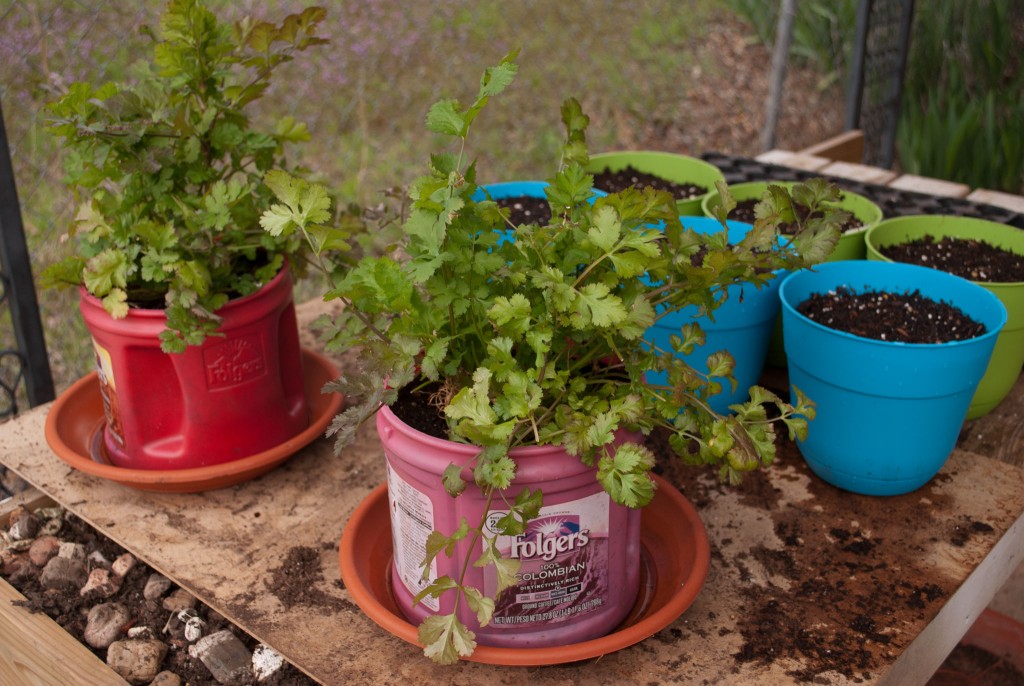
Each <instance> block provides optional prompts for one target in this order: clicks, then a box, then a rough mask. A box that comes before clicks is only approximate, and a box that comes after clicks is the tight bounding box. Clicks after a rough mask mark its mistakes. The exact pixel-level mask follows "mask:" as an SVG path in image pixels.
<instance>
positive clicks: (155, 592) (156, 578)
mask: <svg viewBox="0 0 1024 686" xmlns="http://www.w3.org/2000/svg"><path fill="white" fill-rule="evenodd" d="M170 587H171V580H170V579H168V578H167V577H166V576H164V575H163V574H157V573H156V572H154V573H152V574H150V575H149V578H148V579H146V587H145V588H144V589H142V597H143V598H145V599H146V600H156V599H157V598H159V597H160V596H162V595H163V594H164V593H167V589H169V588H170Z"/></svg>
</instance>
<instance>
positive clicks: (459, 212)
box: [263, 55, 839, 663]
mask: <svg viewBox="0 0 1024 686" xmlns="http://www.w3.org/2000/svg"><path fill="white" fill-rule="evenodd" d="M514 57H515V56H514V55H509V56H508V57H506V58H505V59H504V60H503V61H502V62H501V63H500V64H499V65H498V66H496V67H493V68H490V69H488V70H486V71H485V73H484V75H483V78H482V79H481V82H480V87H479V91H478V93H477V96H476V98H475V100H474V101H473V102H472V103H471V104H470V105H469V106H468V107H463V106H462V105H461V104H460V103H459V102H457V101H455V100H441V101H440V102H438V103H436V104H435V105H434V106H433V107H432V108H431V109H430V111H429V113H428V115H427V128H428V129H429V130H430V131H432V132H434V133H437V134H443V135H446V136H449V137H451V138H452V139H453V140H454V142H455V146H454V147H455V149H454V151H452V152H442V153H438V154H435V155H433V156H432V157H431V158H430V164H429V166H428V169H427V172H426V174H424V175H423V176H422V177H420V178H419V179H417V180H416V181H415V182H414V183H413V184H412V185H411V187H410V189H409V197H410V199H411V208H410V212H409V214H408V217H407V219H406V221H405V223H404V241H403V243H402V245H401V249H400V250H397V251H395V252H394V253H392V254H388V255H384V256H379V257H366V258H364V259H362V260H360V262H359V264H358V265H357V266H356V267H355V268H354V269H352V270H350V271H348V272H347V273H345V274H344V275H342V276H341V277H340V278H339V279H337V280H336V281H335V283H334V286H333V287H332V288H331V290H330V291H329V292H328V293H327V294H326V296H325V297H326V298H328V299H336V298H340V299H342V300H343V301H344V303H345V305H346V307H345V308H344V311H343V312H342V313H341V314H340V315H339V316H338V317H337V318H336V319H334V320H333V321H329V322H326V323H325V324H324V334H325V335H326V338H327V340H328V346H329V347H330V348H335V349H343V348H348V347H349V346H352V345H358V346H360V347H361V348H362V350H363V351H364V352H363V355H364V359H365V362H366V363H365V367H364V368H363V369H361V370H359V371H357V372H356V373H353V374H352V375H350V376H349V377H347V378H344V379H342V380H340V381H339V382H338V383H337V385H336V388H337V389H338V390H343V391H344V392H346V393H348V394H349V398H352V397H357V396H358V397H361V398H362V403H361V404H354V405H352V406H350V407H349V408H348V409H347V410H345V412H343V413H342V414H341V415H339V416H338V417H337V418H336V419H335V421H334V423H333V425H332V427H331V431H332V432H336V433H337V435H338V437H339V439H338V445H339V447H340V446H341V445H344V444H345V443H346V442H347V441H348V440H349V439H350V437H351V436H352V434H353V432H354V431H355V429H356V427H358V425H359V423H360V422H362V421H363V420H364V419H365V418H367V417H368V416H371V415H372V414H373V413H374V412H375V411H376V410H377V408H378V407H380V405H381V404H382V403H384V404H391V403H392V402H394V400H395V399H396V397H397V393H398V390H399V389H401V388H402V387H404V386H406V385H408V384H414V385H417V386H419V385H424V384H428V383H435V384H438V385H440V387H441V388H442V395H443V397H444V402H443V403H442V404H443V406H444V414H445V416H446V418H447V421H448V428H449V438H450V439H451V440H453V441H460V442H465V443H471V444H474V445H478V446H480V452H479V454H477V455H476V456H475V457H474V458H473V459H472V460H471V461H470V462H469V463H467V464H452V465H450V466H449V467H448V469H447V470H446V471H445V473H444V475H443V477H442V480H443V483H444V486H445V488H446V490H447V491H448V492H449V493H450V494H451V495H452V496H453V497H457V496H458V495H459V494H460V493H462V492H463V491H464V490H465V489H466V488H467V487H470V484H467V483H466V481H465V480H464V479H463V477H462V474H463V473H464V470H466V469H467V468H468V469H469V470H470V472H471V473H472V475H473V481H474V484H472V487H475V488H479V489H481V490H482V492H483V494H484V495H485V497H486V498H487V499H488V500H487V502H488V505H489V504H490V502H491V500H492V499H493V498H495V497H500V498H502V499H503V501H504V503H505V504H503V505H502V507H503V508H506V507H507V508H509V509H510V512H509V514H508V515H507V516H505V517H504V518H503V519H502V520H501V522H500V523H499V526H498V528H499V529H500V530H501V533H503V534H506V535H516V534H521V533H522V532H523V531H524V530H525V525H526V523H527V522H528V521H529V520H530V519H531V518H533V517H535V516H536V515H537V513H538V511H539V508H540V507H541V504H542V499H543V494H542V493H541V492H539V491H528V490H523V491H521V492H519V493H518V494H516V495H515V497H514V498H513V497H512V494H511V493H510V494H507V495H506V494H504V493H503V491H504V490H505V489H509V488H510V487H513V486H514V480H515V476H516V463H515V459H514V457H513V455H512V454H511V452H510V451H511V450H512V449H513V448H515V447H517V446H523V445H543V444H555V445H561V446H562V447H564V449H565V451H566V452H567V453H568V454H569V456H570V459H579V460H582V461H583V462H584V463H585V464H587V465H590V466H593V467H594V468H595V473H596V478H597V479H598V480H599V481H600V483H601V484H602V485H603V486H604V488H605V489H606V490H607V492H608V493H609V494H610V495H611V497H612V499H613V500H615V502H617V503H620V504H624V505H628V506H630V507H642V506H644V505H646V504H647V503H648V502H650V500H651V498H652V497H653V495H654V485H653V482H652V481H651V478H650V476H649V471H650V469H651V468H652V466H653V465H654V455H653V454H652V453H651V451H650V450H649V449H648V448H647V447H645V446H644V445H642V444H636V443H628V444H625V445H621V446H619V447H618V448H617V449H612V447H611V446H612V442H613V437H614V434H615V433H616V431H617V430H619V429H630V430H638V431H641V432H643V433H644V434H648V433H650V432H651V431H653V430H655V429H656V428H660V429H664V430H667V431H668V432H669V433H670V436H671V438H670V444H671V446H672V447H673V449H674V450H675V452H676V453H678V454H679V456H680V457H681V458H682V459H683V460H685V461H686V462H687V463H691V464H696V465H713V466H716V467H717V468H718V470H719V473H720V475H721V477H722V478H723V479H726V480H728V481H731V482H735V481H737V480H738V479H739V478H740V477H741V475H742V473H743V472H747V471H749V470H753V469H755V468H757V467H758V466H759V465H767V464H770V463H771V462H772V460H773V458H774V456H775V443H774V439H775V433H774V428H773V427H774V424H776V423H779V424H782V425H784V426H785V427H786V428H787V430H788V431H789V433H790V435H791V436H799V435H803V434H804V433H805V431H806V419H807V418H812V417H813V416H814V410H813V406H812V404H811V403H810V402H809V401H808V400H807V399H806V398H804V397H803V396H802V395H801V394H800V393H799V392H798V393H797V394H796V403H795V405H789V404H787V403H784V402H783V401H782V400H781V399H780V398H778V397H777V396H775V395H774V394H772V393H771V392H770V391H768V390H766V389H764V388H760V387H754V388H752V389H751V399H750V401H748V402H746V403H742V404H738V405H734V406H732V408H731V409H733V410H734V411H735V413H734V414H732V415H730V416H719V415H717V414H715V413H714V412H713V411H712V410H711V409H710V408H709V407H708V406H707V404H706V403H705V402H704V400H703V399H704V398H706V397H707V396H708V394H709V393H711V392H714V390H716V386H715V384H714V383H713V382H712V381H711V380H710V379H709V378H708V376H707V375H703V374H701V373H699V372H698V371H696V370H695V369H693V368H691V367H690V366H688V365H687V364H686V363H685V362H683V361H682V360H681V359H679V357H678V355H677V354H676V353H680V352H682V353H690V352H691V351H693V349H694V348H695V347H696V346H699V345H701V344H703V343H704V334H703V332H702V331H701V330H700V328H699V326H698V325H697V324H687V325H685V326H683V327H682V328H681V329H680V331H679V334H678V336H676V337H674V338H673V339H672V344H671V349H658V348H655V347H652V346H650V345H648V344H645V343H644V342H643V336H644V333H645V331H646V330H647V329H648V328H649V327H650V326H651V325H652V324H653V323H654V322H655V320H656V319H657V318H659V317H662V316H665V315H667V314H668V313H670V312H674V311H677V310H679V309H680V308H683V307H686V306H691V305H696V306H697V307H698V308H699V309H701V311H705V312H708V313H711V314H712V316H713V312H714V310H715V308H716V307H717V306H718V305H720V304H721V303H722V301H723V299H724V298H725V297H726V295H727V293H726V288H725V287H726V286H727V285H728V284H732V283H735V282H746V283H749V284H752V285H753V286H754V287H757V286H760V285H763V284H764V283H766V282H767V281H768V280H769V279H771V278H774V276H773V274H772V270H774V269H778V268H787V269H797V268H801V267H804V266H806V265H808V264H812V263H814V262H819V261H821V260H823V259H824V258H825V257H826V256H827V254H828V253H829V251H830V250H831V248H832V247H833V246H834V245H835V242H836V241H837V240H838V235H839V231H838V227H837V226H836V225H835V224H834V222H832V221H831V220H830V221H825V220H815V221H812V222H804V224H803V225H802V226H801V228H800V230H799V231H798V232H797V233H796V235H794V236H792V237H790V238H789V240H788V241H780V239H779V233H778V231H777V226H778V225H779V223H780V222H791V221H802V220H799V219H798V218H797V217H796V216H795V214H794V212H793V200H794V198H799V199H800V200H801V201H802V202H803V203H806V204H809V205H811V206H812V207H816V206H818V205H820V204H821V203H822V202H823V201H826V200H829V199H835V198H836V197H837V196H838V190H837V189H835V188H834V187H829V186H827V185H826V184H824V183H821V182H816V183H812V184H807V185H801V186H797V187H796V188H794V189H793V190H792V195H790V193H789V192H787V191H786V190H785V189H783V188H781V187H773V188H772V189H771V192H770V194H768V195H767V197H766V198H765V199H764V201H763V202H762V203H761V204H760V205H759V207H758V210H757V216H758V218H757V221H756V223H755V225H754V228H753V230H752V231H750V232H749V233H748V234H747V236H746V237H745V238H744V239H743V241H742V242H741V243H739V244H737V245H728V244H727V243H726V239H725V232H722V233H721V234H719V235H699V234H697V233H694V232H693V231H690V230H686V229H684V228H683V227H682V225H681V223H680V221H679V217H678V216H677V213H676V203H675V200H674V199H673V198H672V196H671V195H670V194H668V193H665V192H658V191H654V190H652V189H645V190H643V191H642V192H641V191H637V190H636V189H628V190H625V191H622V192H620V193H615V194H612V195H608V196H606V197H598V198H596V199H595V198H594V197H593V196H594V192H593V188H592V181H593V180H592V177H591V176H590V175H589V174H587V173H586V172H585V171H584V169H585V165H586V163H587V161H588V153H587V148H586V137H585V132H586V127H587V125H588V118H587V116H586V115H585V114H584V113H583V112H582V110H581V108H580V106H579V104H578V103H577V102H576V101H575V100H571V99H570V100H567V101H566V102H565V104H564V105H563V107H562V112H561V114H562V120H563V122H564V124H565V130H566V141H565V145H564V146H563V148H562V151H561V160H560V162H559V164H558V167H557V169H556V171H555V173H554V175H553V177H552V178H551V179H550V185H549V186H548V187H547V189H546V193H547V198H548V202H549V203H550V206H551V210H552V219H551V222H550V224H548V225H544V226H541V225H536V224H530V225H523V226H513V227H511V228H512V229H514V231H515V239H514V240H512V241H502V240H500V238H501V233H500V232H501V231H504V230H506V229H508V228H509V227H510V225H509V222H508V212H507V210H504V209H501V208H499V207H498V205H497V204H496V203H495V202H494V201H493V200H489V199H485V200H475V199H474V194H475V193H476V191H477V189H478V184H477V179H478V169H477V167H476V164H475V163H474V162H471V161H469V160H468V158H467V151H466V144H467V141H468V139H469V132H470V130H471V129H472V127H473V125H474V124H475V123H476V119H477V116H478V115H479V114H480V112H481V110H482V108H483V107H484V106H485V105H486V104H487V102H488V100H489V99H490V98H491V97H493V96H495V95H498V94H499V93H500V92H501V91H502V90H504V89H505V88H506V87H507V86H508V85H509V84H510V83H511V82H512V81H513V78H514V76H515V74H516V66H515V64H514V62H513V59H514ZM272 180H273V185H274V187H275V190H278V191H279V198H280V199H281V200H282V202H283V204H279V205H277V206H275V207H274V208H272V209H271V210H270V211H269V212H267V213H266V214H264V218H263V222H264V226H265V227H266V228H267V229H268V231H272V232H274V233H280V234H281V235H292V234H297V233H300V232H301V233H303V234H305V236H306V237H307V239H308V240H309V241H310V242H311V244H312V245H313V246H314V248H315V249H319V248H320V247H322V246H324V245H327V244H329V243H330V242H331V241H332V240H334V238H332V234H333V230H332V229H330V228H327V227H325V226H323V225H322V224H321V223H320V222H321V221H322V220H323V219H324V218H326V208H325V206H324V202H323V198H322V197H321V194H320V193H319V192H317V190H316V189H315V188H314V187H312V186H311V185H310V184H307V183H305V182H302V181H300V180H295V179H289V178H286V177H284V176H283V175H277V174H275V175H274V176H273V177H272ZM719 190H720V191H723V197H724V202H723V216H722V217H721V219H722V221H723V223H724V220H725V214H724V213H725V212H728V211H729V210H730V209H732V208H733V207H735V202H733V201H732V199H731V198H730V197H728V194H727V192H725V191H726V189H725V186H724V185H722V186H721V187H720V189H719ZM830 217H831V215H830ZM733 365H734V362H733V359H732V357H731V355H730V354H729V353H728V351H715V352H712V353H711V355H710V357H709V365H708V366H709V369H710V372H709V374H710V375H711V376H717V377H726V378H730V379H731V378H732V376H731V372H732V369H733ZM648 370H661V371H666V372H667V376H668V379H669V383H668V384H667V385H664V386H654V385H648V384H646V383H645V381H644V373H645V372H647V371H648ZM385 380H386V381H385ZM733 383H735V381H733ZM768 405H771V406H774V408H775V410H776V412H775V415H776V418H775V419H773V420H770V419H769V417H768V413H767V407H766V406H768ZM510 501H511V502H510ZM488 509H489V507H488ZM463 540H468V541H470V542H471V544H472V545H471V547H470V548H471V550H474V551H476V552H475V553H473V557H472V558H470V559H467V560H465V561H463V562H462V563H461V564H460V565H459V567H460V568H461V569H463V570H464V569H466V568H467V567H468V565H469V564H470V563H473V564H475V565H477V566H482V565H494V566H495V567H496V568H497V575H498V579H499V586H500V588H499V591H498V593H499V594H500V592H501V590H503V589H504V588H507V587H508V586H510V585H512V584H514V583H515V573H516V571H517V565H518V561H516V560H512V559H507V558H504V557H502V556H501V554H500V553H499V551H498V550H497V548H496V545H495V538H494V537H493V536H492V534H490V533H488V532H487V531H486V530H485V528H484V522H483V521H481V522H467V521H465V520H463V522H462V523H461V526H460V527H459V528H458V529H457V530H456V531H450V532H440V531H435V532H434V533H433V534H432V535H431V536H430V538H429V540H428V542H427V555H426V559H424V561H423V566H424V570H425V571H424V573H425V574H426V573H427V572H426V570H428V569H429V567H430V562H431V561H432V560H433V559H434V558H435V557H436V556H437V555H442V554H443V555H451V554H452V552H453V550H454V549H455V547H456V543H458V542H459V541H463ZM442 593H455V594H457V600H456V607H458V605H459V603H461V602H465V603H466V605H467V606H468V608H469V609H470V610H471V611H473V612H474V613H475V614H476V616H477V617H478V619H479V621H480V623H481V624H482V625H486V624H487V623H488V621H489V619H490V618H491V616H492V613H493V610H494V598H488V597H485V596H484V595H483V594H482V592H481V591H480V590H479V589H477V588H474V587H471V586H468V585H467V584H465V583H464V576H462V577H460V578H452V577H448V576H444V577H441V578H438V579H435V580H433V581H432V583H430V585H429V586H427V587H426V588H425V589H424V590H423V591H422V592H421V593H420V595H419V597H418V600H421V599H422V598H423V597H425V596H427V595H431V596H434V597H437V596H440V594H442ZM419 637H420V640H421V642H422V643H423V644H424V645H425V646H426V651H425V652H426V654H427V655H428V656H430V657H432V658H433V659H435V660H437V661H438V662H441V663H452V662H455V661H457V660H458V659H459V657H460V656H466V655H469V654H470V653H472V651H473V649H474V647H475V645H476V644H475V636H474V634H473V632H472V631H471V630H470V629H469V628H468V627H467V626H465V625H464V624H463V623H462V622H461V621H460V620H459V619H458V618H457V617H456V615H455V614H454V613H453V614H451V615H440V616H432V617H429V618H428V619H427V620H425V621H424V622H423V623H422V624H421V626H420V634H419Z"/></svg>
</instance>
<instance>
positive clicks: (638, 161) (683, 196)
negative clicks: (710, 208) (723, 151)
mask: <svg viewBox="0 0 1024 686" xmlns="http://www.w3.org/2000/svg"><path fill="white" fill-rule="evenodd" d="M587 171H588V172H590V173H591V174H594V176H595V179H597V181H596V182H595V186H596V187H597V188H600V189H601V190H604V191H617V190H623V189H624V188H626V187H628V186H631V185H635V186H637V187H638V188H640V187H643V186H644V185H653V186H654V187H655V188H661V189H663V190H669V191H670V192H671V193H672V195H673V196H674V197H675V198H676V207H677V208H678V211H679V214H681V215H686V216H689V215H697V216H699V215H700V214H701V213H702V210H701V201H703V200H704V198H705V197H706V196H707V195H708V194H709V193H712V192H714V190H715V185H716V184H717V183H718V182H719V181H721V182H724V181H725V176H724V175H723V174H722V171H721V170H720V169H719V168H718V167H716V166H715V165H713V164H710V163H708V162H705V161H704V160H700V159H697V158H696V157H691V156H689V155H680V154H678V153H671V152H661V151H656V150H636V151H627V150H622V151H614V152H601V153H597V154H595V155H591V156H590V162H589V163H588V164H587Z"/></svg>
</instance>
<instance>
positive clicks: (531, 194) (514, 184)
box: [473, 181, 608, 245]
mask: <svg viewBox="0 0 1024 686" xmlns="http://www.w3.org/2000/svg"><path fill="white" fill-rule="evenodd" d="M549 185H550V184H549V183H548V182H547V181H501V182H498V183H485V184H482V185H481V186H480V187H479V188H477V190H476V192H475V193H474V194H473V200H475V201H476V202H480V201H481V200H486V199H487V196H488V195H489V196H490V197H491V199H492V200H503V199H505V198H547V197H548V196H547V193H545V192H544V189H545V188H547V187H548V186H549ZM591 192H592V193H593V194H594V195H593V197H591V198H590V203H591V204H593V202H594V201H595V200H597V198H599V197H600V196H603V195H608V194H607V193H605V192H604V191H602V190H598V189H597V188H594V189H592V190H591ZM499 233H501V235H502V238H501V239H500V240H499V241H498V245H501V244H502V243H504V242H505V241H514V240H515V231H513V230H512V229H504V230H502V231H500V232H499Z"/></svg>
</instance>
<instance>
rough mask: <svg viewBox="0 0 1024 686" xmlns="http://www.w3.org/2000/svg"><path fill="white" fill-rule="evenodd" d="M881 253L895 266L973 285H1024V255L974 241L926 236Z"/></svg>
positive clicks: (970, 239) (885, 247)
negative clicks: (938, 272)
mask: <svg viewBox="0 0 1024 686" xmlns="http://www.w3.org/2000/svg"><path fill="white" fill-rule="evenodd" d="M879 252H881V253H882V254H883V255H885V256H886V257H888V258H889V259H890V260H893V261H896V262H908V263H910V264H919V265H921V266H923V267H931V268H932V269H941V270H942V271H944V272H949V273H950V274H955V275H956V276H960V277H962V278H965V279H968V280H970V281H982V282H985V283H1019V282H1022V281H1024V255H1017V254H1015V253H1012V252H1010V251H1008V250H1003V249H1002V248H998V247H996V246H994V245H992V244H990V243H986V242H985V241H981V240H977V239H973V238H953V237H951V236H946V237H942V238H935V237H934V236H923V237H921V238H918V239H916V240H913V241H908V242H906V243H897V244H894V245H884V246H880V247H879Z"/></svg>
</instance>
